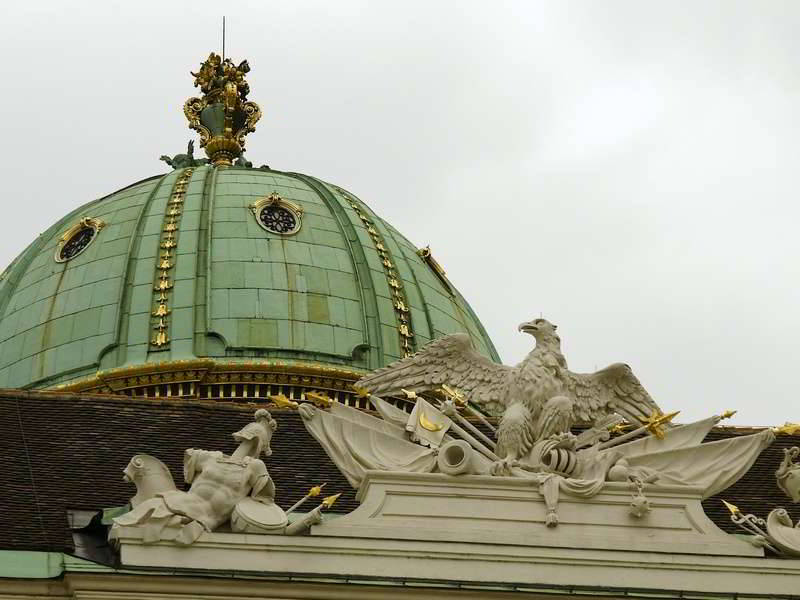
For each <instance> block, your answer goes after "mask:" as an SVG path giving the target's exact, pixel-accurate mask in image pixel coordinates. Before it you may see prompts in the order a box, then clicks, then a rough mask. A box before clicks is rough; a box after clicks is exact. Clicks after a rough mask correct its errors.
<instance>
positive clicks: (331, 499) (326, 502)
mask: <svg viewBox="0 0 800 600" xmlns="http://www.w3.org/2000/svg"><path fill="white" fill-rule="evenodd" d="M341 495H342V492H339V493H338V494H334V495H333V496H326V497H325V498H323V499H322V506H324V507H325V508H330V507H331V506H333V504H334V503H335V502H336V501H337V500H338V499H339V496H341Z"/></svg>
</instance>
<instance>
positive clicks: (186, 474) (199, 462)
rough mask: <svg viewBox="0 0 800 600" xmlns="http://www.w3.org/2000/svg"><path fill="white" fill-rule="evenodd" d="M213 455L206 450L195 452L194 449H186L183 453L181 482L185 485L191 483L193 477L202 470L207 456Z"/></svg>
mask: <svg viewBox="0 0 800 600" xmlns="http://www.w3.org/2000/svg"><path fill="white" fill-rule="evenodd" d="M212 454H214V453H213V452H208V451H207V450H196V449H195V448H188V449H187V450H185V451H184V453H183V480H184V481H185V482H186V483H192V481H194V478H195V476H196V475H197V474H198V473H200V471H202V470H203V464H204V463H205V462H206V460H207V459H208V457H209V456H211V455H212Z"/></svg>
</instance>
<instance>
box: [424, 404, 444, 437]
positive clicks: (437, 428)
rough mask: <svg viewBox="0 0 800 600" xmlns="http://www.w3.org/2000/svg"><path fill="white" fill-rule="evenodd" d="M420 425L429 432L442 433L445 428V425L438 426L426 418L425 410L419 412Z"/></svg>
mask: <svg viewBox="0 0 800 600" xmlns="http://www.w3.org/2000/svg"><path fill="white" fill-rule="evenodd" d="M420 408H421V407H420ZM419 424H420V425H422V427H423V428H424V429H427V430H428V431H440V430H441V429H442V427H443V425H437V424H436V423H433V422H432V421H430V420H428V417H426V416H425V411H423V410H420V411H419Z"/></svg>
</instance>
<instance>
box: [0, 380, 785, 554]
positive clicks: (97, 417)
mask: <svg viewBox="0 0 800 600" xmlns="http://www.w3.org/2000/svg"><path fill="white" fill-rule="evenodd" d="M256 407H257V406H256V405H255V404H231V403H221V402H220V403H212V402H196V401H195V402H188V401H179V400H167V399H164V400H160V401H159V400H154V399H133V398H128V397H112V396H85V395H83V396H79V395H73V394H58V393H48V392H25V391H21V390H0V463H1V464H2V470H0V482H2V483H1V484H0V485H2V488H0V489H1V490H2V496H1V497H2V502H0V507H2V508H1V509H0V549H25V550H54V551H67V552H69V551H71V550H72V537H71V534H70V531H69V529H68V526H67V517H66V514H67V510H68V509H83V510H92V509H102V508H107V507H112V506H121V505H124V504H125V503H126V502H127V501H128V499H129V498H130V497H131V496H132V495H133V493H134V491H135V490H134V488H133V486H132V485H131V484H129V483H125V482H124V481H123V480H122V469H124V468H125V466H126V465H127V464H128V461H129V460H130V457H131V456H132V455H134V454H137V453H146V454H152V455H154V456H157V457H158V458H160V459H161V460H163V461H164V462H165V463H166V464H167V465H168V466H169V467H170V469H171V470H172V472H173V475H174V476H175V478H176V482H179V481H180V476H181V473H182V464H181V461H182V457H183V451H184V450H185V449H186V448H191V447H195V448H205V449H219V450H223V451H231V450H233V448H234V442H233V440H232V439H231V438H230V434H231V433H232V432H234V431H237V430H238V429H240V428H241V427H242V425H244V424H246V423H248V422H249V420H250V419H251V417H252V415H253V412H254V410H255V408H256ZM271 412H272V413H273V416H274V417H275V419H276V420H277V421H278V425H279V426H278V431H277V433H276V435H275V437H274V438H273V441H272V449H273V455H272V457H271V458H269V459H267V466H268V468H269V471H270V474H271V475H272V477H273V479H274V480H275V485H276V487H277V490H278V497H277V501H278V503H279V504H280V505H281V506H282V507H284V508H287V507H288V506H290V505H291V504H293V503H294V502H295V501H296V500H298V499H299V498H300V497H302V496H303V494H304V493H305V492H306V491H307V490H308V488H309V487H311V486H312V485H314V484H318V483H322V482H327V483H328V485H327V487H326V488H325V491H326V492H330V493H335V492H338V491H341V492H344V493H343V495H342V497H341V498H340V499H339V501H338V502H337V504H336V505H335V507H334V510H335V511H336V512H349V511H350V510H353V509H354V508H355V507H356V506H357V503H356V502H355V499H354V496H355V492H354V490H352V489H351V488H350V486H349V485H348V483H347V481H346V480H345V479H344V477H343V476H342V475H341V474H340V473H339V471H338V470H337V469H336V467H335V466H334V464H333V463H332V462H331V461H330V459H328V457H327V456H326V455H325V453H324V451H323V450H322V448H321V447H320V446H319V444H317V443H316V441H314V439H313V438H312V437H311V436H310V435H309V434H308V433H307V432H306V430H305V427H304V426H303V424H302V422H301V420H300V417H299V415H298V414H297V413H296V412H293V411H282V410H272V411H271ZM745 433H751V431H746V430H738V429H723V428H720V429H717V430H715V431H713V432H712V433H711V434H709V440H710V439H721V438H726V437H730V436H732V435H744V434H745ZM791 445H800V436H794V437H792V436H780V437H779V438H778V439H777V440H776V442H775V443H774V444H773V445H772V446H771V447H769V448H767V449H766V450H765V451H764V452H763V453H762V454H761V456H760V457H759V459H758V460H757V461H756V463H755V465H754V466H753V467H752V468H751V469H750V471H749V472H748V474H747V475H746V476H745V477H744V478H743V479H742V480H741V481H740V482H739V483H737V484H735V485H734V486H732V487H730V488H729V489H728V490H726V491H725V492H723V493H722V494H721V496H722V497H724V498H725V499H726V500H728V501H730V502H733V503H734V504H736V505H738V506H739V507H740V508H741V509H742V510H743V511H746V512H753V513H756V514H758V515H759V516H766V514H767V513H768V512H769V510H771V509H772V508H774V507H776V506H784V507H786V508H787V509H789V511H790V513H792V516H793V517H794V518H800V510H798V509H797V508H794V509H793V505H791V501H790V500H789V498H787V497H786V496H784V495H783V494H782V492H781V491H780V490H779V489H778V487H777V486H776V484H775V476H774V472H775V469H776V468H777V466H778V464H779V463H780V460H781V458H782V456H783V452H782V448H784V447H788V446H791ZM179 485H180V484H179ZM309 506H314V504H311V503H309ZM704 507H705V509H706V513H707V514H708V515H709V516H710V517H711V518H712V519H713V520H714V521H715V522H716V523H717V524H718V525H719V526H720V527H722V528H723V529H725V530H727V531H735V528H734V527H733V526H732V524H731V523H730V520H729V517H728V515H727V513H726V510H725V509H724V507H723V505H722V503H721V502H720V501H719V499H718V498H711V499H709V500H707V501H706V502H704Z"/></svg>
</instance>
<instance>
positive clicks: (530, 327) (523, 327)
mask: <svg viewBox="0 0 800 600" xmlns="http://www.w3.org/2000/svg"><path fill="white" fill-rule="evenodd" d="M517 329H518V330H519V331H521V332H523V333H530V332H532V331H536V330H537V329H539V328H538V327H537V326H536V325H534V324H533V323H531V322H530V321H528V322H527V323H520V326H519V327H518V328H517Z"/></svg>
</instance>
